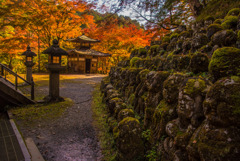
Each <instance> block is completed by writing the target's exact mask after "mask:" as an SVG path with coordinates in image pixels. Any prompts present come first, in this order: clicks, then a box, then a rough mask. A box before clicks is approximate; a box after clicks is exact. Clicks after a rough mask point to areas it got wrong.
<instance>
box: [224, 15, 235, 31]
mask: <svg viewBox="0 0 240 161" xmlns="http://www.w3.org/2000/svg"><path fill="white" fill-rule="evenodd" d="M237 23H238V17H237V16H226V17H225V18H224V22H223V23H222V24H221V26H222V27H223V28H224V29H230V28H232V27H234V26H236V25H237Z"/></svg>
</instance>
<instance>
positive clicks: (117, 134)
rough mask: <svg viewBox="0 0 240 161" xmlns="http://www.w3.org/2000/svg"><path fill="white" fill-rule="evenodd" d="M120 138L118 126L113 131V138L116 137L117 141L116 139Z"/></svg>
mask: <svg viewBox="0 0 240 161" xmlns="http://www.w3.org/2000/svg"><path fill="white" fill-rule="evenodd" d="M118 136H119V129H118V127H117V126H116V127H114V129H113V137H114V139H116V138H118Z"/></svg>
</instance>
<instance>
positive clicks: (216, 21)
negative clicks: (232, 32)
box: [213, 19, 223, 24]
mask: <svg viewBox="0 0 240 161" xmlns="http://www.w3.org/2000/svg"><path fill="white" fill-rule="evenodd" d="M222 22H223V19H216V20H215V21H214V22H213V23H214V24H221V23H222Z"/></svg>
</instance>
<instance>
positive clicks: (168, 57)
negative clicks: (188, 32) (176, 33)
mask: <svg viewBox="0 0 240 161" xmlns="http://www.w3.org/2000/svg"><path fill="white" fill-rule="evenodd" d="M173 55H174V51H173V52H171V53H170V54H168V56H167V59H172V57H173Z"/></svg>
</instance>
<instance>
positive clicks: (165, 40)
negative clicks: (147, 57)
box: [162, 36, 171, 43]
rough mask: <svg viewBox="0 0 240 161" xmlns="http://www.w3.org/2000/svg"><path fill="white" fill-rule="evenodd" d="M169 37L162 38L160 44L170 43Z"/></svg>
mask: <svg viewBox="0 0 240 161" xmlns="http://www.w3.org/2000/svg"><path fill="white" fill-rule="evenodd" d="M170 40H171V39H170V37H169V36H164V37H163V39H162V43H169V42H170Z"/></svg>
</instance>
